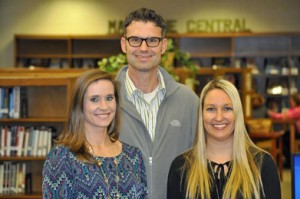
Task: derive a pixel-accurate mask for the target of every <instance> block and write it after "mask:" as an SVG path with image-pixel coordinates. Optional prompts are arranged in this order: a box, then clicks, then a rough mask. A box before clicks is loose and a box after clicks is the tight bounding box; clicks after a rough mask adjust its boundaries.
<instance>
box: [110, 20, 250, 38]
mask: <svg viewBox="0 0 300 199" xmlns="http://www.w3.org/2000/svg"><path fill="white" fill-rule="evenodd" d="M185 24H186V30H185V32H186V33H233V32H251V30H250V29H249V28H248V27H247V26H246V20H245V19H212V20H209V19H198V20H194V19H191V20H187V21H186V23H185ZM166 25H167V32H168V33H177V32H179V31H178V27H177V20H173V19H171V20H170V19H169V20H166ZM122 27H123V21H122V20H109V21H108V33H109V34H122V33H123V30H122Z"/></svg>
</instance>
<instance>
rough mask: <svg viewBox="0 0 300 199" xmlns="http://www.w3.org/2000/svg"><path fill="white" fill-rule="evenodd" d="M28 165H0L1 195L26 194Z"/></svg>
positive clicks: (4, 163)
mask: <svg viewBox="0 0 300 199" xmlns="http://www.w3.org/2000/svg"><path fill="white" fill-rule="evenodd" d="M25 180H26V163H13V162H11V161H4V162H2V163H0V194H22V193H25V185H26V183H25Z"/></svg>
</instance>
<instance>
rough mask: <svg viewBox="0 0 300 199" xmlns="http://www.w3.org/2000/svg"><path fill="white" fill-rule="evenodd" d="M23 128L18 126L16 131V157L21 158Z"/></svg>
mask: <svg viewBox="0 0 300 199" xmlns="http://www.w3.org/2000/svg"><path fill="white" fill-rule="evenodd" d="M24 134H25V130H24V126H18V130H17V146H16V147H17V156H19V157H20V156H22V151H23V148H24Z"/></svg>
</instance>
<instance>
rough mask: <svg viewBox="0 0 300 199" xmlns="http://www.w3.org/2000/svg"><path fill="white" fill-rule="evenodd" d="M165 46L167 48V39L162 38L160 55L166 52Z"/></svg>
mask: <svg viewBox="0 0 300 199" xmlns="http://www.w3.org/2000/svg"><path fill="white" fill-rule="evenodd" d="M167 46H168V39H166V38H163V40H162V48H161V54H164V53H165V52H166V50H167Z"/></svg>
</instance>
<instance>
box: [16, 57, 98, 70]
mask: <svg viewBox="0 0 300 199" xmlns="http://www.w3.org/2000/svg"><path fill="white" fill-rule="evenodd" d="M98 61H99V59H72V63H71V65H72V66H69V63H68V60H67V59H50V58H31V59H30V58H26V59H19V60H18V64H17V66H18V67H30V66H34V67H44V68H70V67H72V68H97V67H98V65H97V62H98Z"/></svg>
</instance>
